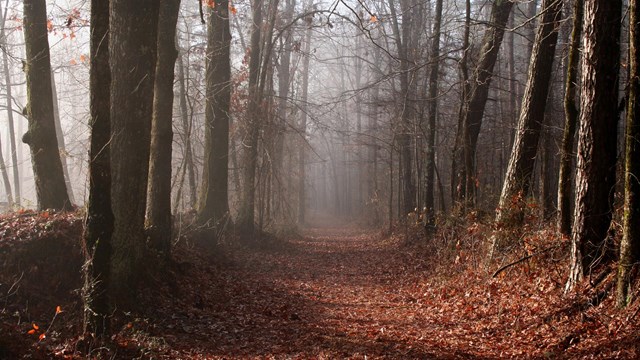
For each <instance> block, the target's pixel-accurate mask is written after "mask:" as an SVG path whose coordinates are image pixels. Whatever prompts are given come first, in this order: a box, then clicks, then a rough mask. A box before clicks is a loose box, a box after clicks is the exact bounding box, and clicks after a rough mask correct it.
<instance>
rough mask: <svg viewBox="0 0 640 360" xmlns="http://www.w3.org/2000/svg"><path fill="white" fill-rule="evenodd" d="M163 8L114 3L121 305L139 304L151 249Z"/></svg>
mask: <svg viewBox="0 0 640 360" xmlns="http://www.w3.org/2000/svg"><path fill="white" fill-rule="evenodd" d="M159 8H160V1H159V0H138V1H135V2H132V1H127V0H112V1H111V7H110V21H111V23H110V28H109V31H110V34H109V61H110V68H111V111H110V113H111V138H112V140H111V145H112V146H111V175H112V183H111V184H112V186H111V201H112V203H111V205H112V209H113V215H114V226H113V236H112V246H113V252H112V257H111V282H110V286H111V289H110V292H111V294H112V299H114V300H117V301H118V302H119V304H121V305H122V306H119V307H121V308H122V307H128V306H131V304H133V301H134V299H135V295H136V294H135V291H134V289H136V287H137V284H138V280H139V279H140V274H141V272H142V266H141V264H142V262H143V259H144V252H145V241H146V236H145V231H144V222H145V209H146V199H147V178H148V174H149V148H150V143H151V118H152V112H153V89H154V79H155V68H156V50H157V46H156V44H157V29H158V13H159ZM133 54H135V56H133Z"/></svg>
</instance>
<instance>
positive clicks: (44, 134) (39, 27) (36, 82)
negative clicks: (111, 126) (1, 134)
mask: <svg viewBox="0 0 640 360" xmlns="http://www.w3.org/2000/svg"><path fill="white" fill-rule="evenodd" d="M48 36H49V34H48V32H47V6H46V3H45V1H44V0H25V1H24V38H25V43H26V68H25V72H26V76H27V109H26V110H27V119H28V121H29V130H27V132H26V133H25V134H24V136H23V137H22V142H24V143H25V144H28V145H29V148H30V150H31V163H32V165H33V175H34V180H35V184H36V195H37V198H38V209H40V210H44V209H54V210H69V209H71V203H70V201H69V196H68V195H67V189H66V185H65V182H64V174H63V171H62V162H61V161H60V152H59V151H58V142H57V140H56V128H55V121H54V118H53V94H52V93H51V63H50V57H49V40H48Z"/></svg>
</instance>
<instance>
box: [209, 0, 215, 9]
mask: <svg viewBox="0 0 640 360" xmlns="http://www.w3.org/2000/svg"><path fill="white" fill-rule="evenodd" d="M207 6H208V7H210V8H212V9H213V8H214V7H216V2H215V1H214V0H207Z"/></svg>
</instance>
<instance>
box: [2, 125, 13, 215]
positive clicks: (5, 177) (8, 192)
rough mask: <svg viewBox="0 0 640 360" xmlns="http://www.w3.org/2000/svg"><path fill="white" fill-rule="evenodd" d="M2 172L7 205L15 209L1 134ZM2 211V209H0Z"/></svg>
mask: <svg viewBox="0 0 640 360" xmlns="http://www.w3.org/2000/svg"><path fill="white" fill-rule="evenodd" d="M0 172H1V173H2V182H3V184H4V192H5V194H6V195H7V205H8V207H9V208H11V207H13V193H12V192H11V183H10V182H9V173H8V172H7V164H6V163H5V162H4V155H3V153H2V135H1V134H0ZM0 210H1V209H0Z"/></svg>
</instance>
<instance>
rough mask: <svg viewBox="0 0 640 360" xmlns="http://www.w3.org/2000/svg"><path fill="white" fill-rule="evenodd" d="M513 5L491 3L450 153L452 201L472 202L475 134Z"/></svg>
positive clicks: (499, 0) (502, 0)
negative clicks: (452, 187) (459, 126)
mask: <svg viewBox="0 0 640 360" xmlns="http://www.w3.org/2000/svg"><path fill="white" fill-rule="evenodd" d="M512 8H513V2H511V1H509V0H494V1H493V3H492V7H491V20H490V22H489V23H490V24H491V27H490V28H489V29H487V31H486V32H485V34H484V38H483V40H482V48H481V50H480V59H479V61H478V65H477V67H476V70H475V71H474V74H473V81H472V86H471V92H470V94H469V98H468V103H467V104H466V107H465V109H464V111H463V112H462V115H461V116H462V119H461V120H460V121H459V124H461V125H462V127H463V130H462V131H459V133H460V136H458V137H456V146H455V150H456V151H455V152H454V154H453V156H454V164H455V166H454V169H453V171H452V174H453V179H452V180H453V181H452V184H454V186H456V188H457V189H458V190H457V191H455V193H456V199H455V200H456V201H457V202H458V203H467V204H472V203H473V199H474V193H475V184H476V175H475V166H474V162H475V156H476V147H477V144H478V135H479V134H480V127H481V125H482V118H483V116H484V110H485V105H486V103H487V98H488V96H489V86H490V85H491V79H492V77H493V68H494V65H495V63H496V61H497V59H498V53H499V51H500V45H501V43H502V38H503V36H504V27H505V25H506V24H507V21H508V20H509V15H510V13H511V9H512ZM462 189H464V190H462Z"/></svg>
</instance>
